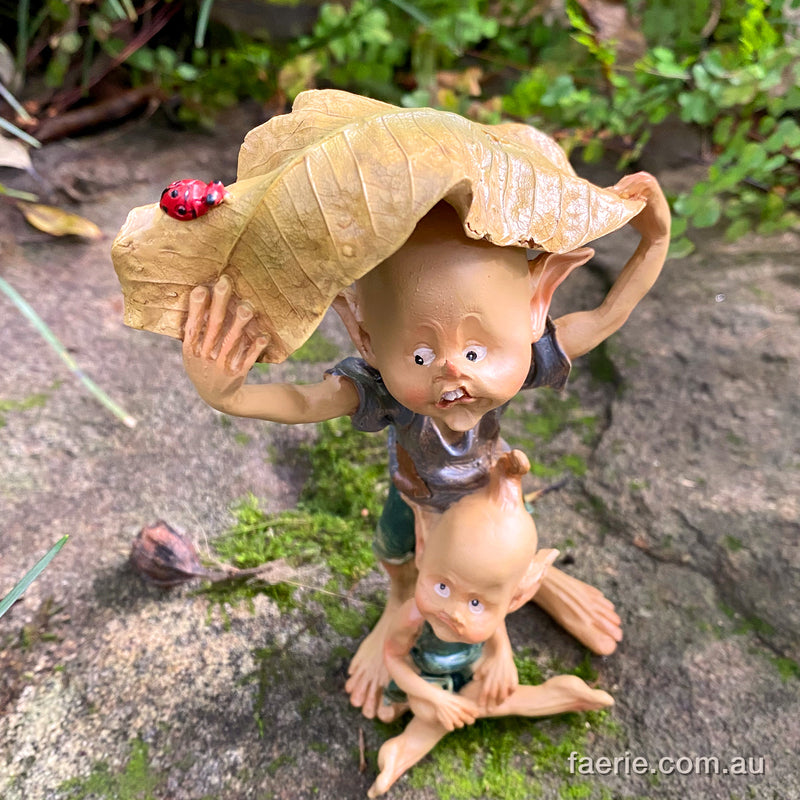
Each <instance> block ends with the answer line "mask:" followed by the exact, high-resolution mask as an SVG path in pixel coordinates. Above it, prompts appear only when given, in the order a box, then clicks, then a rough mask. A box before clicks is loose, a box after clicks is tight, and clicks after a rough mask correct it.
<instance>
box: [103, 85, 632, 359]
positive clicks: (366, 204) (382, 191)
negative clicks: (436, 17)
mask: <svg viewBox="0 0 800 800" xmlns="http://www.w3.org/2000/svg"><path fill="white" fill-rule="evenodd" d="M228 189H229V191H230V193H231V194H230V196H229V197H228V198H227V199H226V201H225V202H224V203H223V204H222V205H221V206H219V207H217V208H214V209H212V210H211V211H210V212H209V213H207V214H206V215H204V216H202V217H200V218H198V219H195V220H191V221H180V220H176V219H173V218H171V217H169V216H167V215H166V214H164V213H163V212H162V211H161V210H160V209H159V207H158V204H157V203H154V204H152V205H149V206H143V207H141V208H136V209H134V210H133V211H131V213H130V214H129V216H128V219H127V221H126V223H125V225H124V226H123V228H122V230H121V231H120V233H119V235H118V236H117V239H116V241H115V242H114V245H113V247H112V258H113V261H114V266H115V268H116V270H117V275H118V276H119V279H120V283H121V284H122V289H123V294H124V296H125V322H126V323H127V324H128V325H130V326H132V327H134V328H143V329H145V330H149V331H155V332H157V333H164V334H167V335H170V336H174V337H177V338H181V337H182V335H183V325H184V322H185V317H186V309H187V307H188V296H189V292H190V291H191V289H192V287H194V286H196V285H198V284H205V285H211V284H212V283H213V282H214V281H215V280H216V279H217V278H218V277H219V276H220V275H221V274H223V273H225V274H227V275H228V276H229V277H230V278H231V280H232V281H233V284H234V289H235V293H236V294H237V295H238V297H240V298H241V299H244V300H247V301H249V302H250V303H251V305H252V306H253V308H254V309H255V312H256V316H255V318H254V320H253V321H252V322H251V323H250V325H251V331H250V333H251V335H258V334H265V335H266V336H267V337H268V338H269V340H270V345H269V347H268V348H267V350H266V351H265V353H264V355H263V356H262V360H264V361H271V362H278V361H282V360H283V359H285V358H286V357H287V356H288V355H289V354H290V353H291V352H293V351H294V350H296V349H297V348H298V347H299V346H300V345H301V344H303V342H304V341H305V340H306V339H307V338H308V337H309V336H310V335H311V333H312V332H313V331H314V329H315V328H316V326H317V325H318V324H319V321H320V320H321V319H322V316H323V315H324V313H325V311H326V310H327V309H328V307H329V306H330V304H331V302H332V300H333V298H334V297H335V296H336V295H337V294H338V293H339V292H340V291H341V290H342V289H344V288H345V287H347V286H349V285H350V284H351V283H352V282H353V281H355V280H357V279H358V278H360V277H361V276H362V275H364V274H365V273H366V272H368V271H369V270H371V269H372V268H373V267H375V266H377V265H378V264H379V263H381V262H382V261H384V260H385V259H386V258H387V257H388V256H390V255H392V254H393V253H394V252H395V251H396V250H397V249H398V248H399V247H400V246H401V245H402V244H403V243H404V242H405V241H406V239H407V238H408V237H409V235H410V234H411V232H412V231H413V230H414V227H415V225H416V224H417V222H419V220H420V219H421V218H422V217H423V216H424V215H425V214H426V213H427V212H428V211H430V209H431V208H433V206H434V205H436V204H437V203H438V202H440V201H442V200H445V201H446V202H448V203H450V205H452V206H453V207H454V208H455V210H456V211H457V212H458V214H459V216H460V217H461V220H462V222H463V225H464V230H465V232H466V234H467V236H469V237H471V238H474V239H486V240H487V241H490V242H492V243H494V244H497V245H501V246H517V247H533V248H537V249H541V250H547V251H550V252H568V251H570V250H574V249H575V248H577V247H580V246H581V245H583V244H585V243H587V242H589V241H592V240H594V239H597V238H598V237H600V236H603V235H605V234H607V233H610V232H611V231H613V230H616V229H617V228H619V227H621V226H622V225H624V224H625V223H626V222H627V221H628V220H630V219H631V218H632V217H633V216H635V215H636V214H637V213H638V212H639V211H640V210H641V208H642V203H640V202H636V201H631V200H622V199H621V198H620V197H619V196H618V195H616V194H615V193H613V192H611V191H609V190H606V189H601V188H600V187H598V186H595V185H593V184H591V183H589V182H588V181H585V180H583V179H582V178H579V177H578V176H577V175H576V174H575V172H574V170H573V169H572V167H571V166H570V164H569V161H568V160H567V157H566V155H565V153H564V152H563V150H561V148H560V147H559V146H558V144H557V143H556V142H555V141H554V140H553V139H551V138H550V137H548V136H546V135H545V134H543V133H541V132H539V131H537V130H535V129H534V128H531V127H529V126H526V125H521V124H516V123H507V124H502V125H481V124H478V123H474V122H471V121H470V120H467V119H465V118H464V117H461V116H458V115H457V114H452V113H449V112H444V111H435V110H433V109H428V108H414V109H407V108H398V107H396V106H392V105H389V104H387V103H382V102H379V101H376V100H371V99H368V98H364V97H360V96H357V95H352V94H349V93H347V92H342V91H335V90H325V91H309V92H304V93H302V94H301V95H299V96H298V98H297V100H296V101H295V103H294V106H293V109H292V112H291V113H290V114H284V115H280V116H277V117H273V118H272V119H271V120H269V121H268V122H266V123H264V125H261V126H260V127H258V128H255V129H254V130H252V131H250V133H249V134H248V135H247V137H246V138H245V141H244V144H243V145H242V148H241V152H240V156H239V173H238V181H237V182H236V183H234V184H232V185H230V186H229V187H228Z"/></svg>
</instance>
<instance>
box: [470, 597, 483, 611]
mask: <svg viewBox="0 0 800 800" xmlns="http://www.w3.org/2000/svg"><path fill="white" fill-rule="evenodd" d="M469 610H470V611H471V612H472V613H473V614H483V603H481V601H480V600H478V598H477V597H473V598H472V600H470V601H469Z"/></svg>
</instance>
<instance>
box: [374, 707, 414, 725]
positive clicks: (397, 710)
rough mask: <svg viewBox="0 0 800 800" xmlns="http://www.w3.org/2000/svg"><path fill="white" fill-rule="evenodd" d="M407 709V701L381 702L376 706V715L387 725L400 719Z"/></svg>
mask: <svg viewBox="0 0 800 800" xmlns="http://www.w3.org/2000/svg"><path fill="white" fill-rule="evenodd" d="M408 709H409V705H408V703H381V704H380V705H379V706H378V713H377V717H378V719H379V720H380V721H381V722H385V723H386V724H387V725H388V724H389V723H390V722H394V721H395V720H396V719H400V717H402V716H403V714H405V713H406V711H408Z"/></svg>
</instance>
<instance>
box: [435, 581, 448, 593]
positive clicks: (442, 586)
mask: <svg viewBox="0 0 800 800" xmlns="http://www.w3.org/2000/svg"><path fill="white" fill-rule="evenodd" d="M433 591H434V592H436V594H438V595H439V597H450V587H449V586H448V585H447V584H446V583H442V582H441V581H439V583H435V584H434V585H433Z"/></svg>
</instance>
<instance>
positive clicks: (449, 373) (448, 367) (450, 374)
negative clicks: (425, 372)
mask: <svg viewBox="0 0 800 800" xmlns="http://www.w3.org/2000/svg"><path fill="white" fill-rule="evenodd" d="M442 374H443V375H444V376H445V378H457V377H459V375H461V370H459V368H458V367H457V366H456V365H455V364H454V363H453V362H452V361H448V360H447V359H445V362H444V366H443V367H442Z"/></svg>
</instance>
